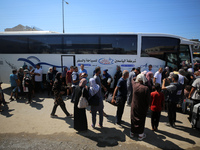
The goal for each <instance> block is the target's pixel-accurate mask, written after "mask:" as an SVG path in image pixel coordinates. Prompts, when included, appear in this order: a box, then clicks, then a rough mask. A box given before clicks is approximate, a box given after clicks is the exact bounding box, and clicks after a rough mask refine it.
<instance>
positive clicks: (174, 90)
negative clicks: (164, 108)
mask: <svg viewBox="0 0 200 150" xmlns="http://www.w3.org/2000/svg"><path fill="white" fill-rule="evenodd" d="M178 78H179V76H178V75H177V74H173V75H172V82H173V83H170V85H169V86H165V82H166V80H167V79H163V84H162V90H167V91H168V96H169V99H168V118H169V124H167V125H170V126H171V127H175V121H176V105H177V103H178V102H179V100H180V98H181V94H182V85H181V84H180V83H179V82H178Z"/></svg>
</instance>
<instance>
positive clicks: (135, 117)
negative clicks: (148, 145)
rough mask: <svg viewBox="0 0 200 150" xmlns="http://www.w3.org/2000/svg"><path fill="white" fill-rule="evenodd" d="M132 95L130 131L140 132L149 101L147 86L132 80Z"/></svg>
mask: <svg viewBox="0 0 200 150" xmlns="http://www.w3.org/2000/svg"><path fill="white" fill-rule="evenodd" d="M132 87H133V95H132V103H131V132H132V133H135V134H142V133H143V132H144V126H145V119H146V115H147V111H148V106H149V103H150V92H149V88H148V87H147V86H144V85H142V84H140V83H137V82H135V81H133V80H132Z"/></svg>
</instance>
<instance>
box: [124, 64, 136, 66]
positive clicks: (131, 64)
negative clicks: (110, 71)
mask: <svg viewBox="0 0 200 150" xmlns="http://www.w3.org/2000/svg"><path fill="white" fill-rule="evenodd" d="M134 66H135V65H132V64H131V65H129V64H123V65H121V67H134Z"/></svg>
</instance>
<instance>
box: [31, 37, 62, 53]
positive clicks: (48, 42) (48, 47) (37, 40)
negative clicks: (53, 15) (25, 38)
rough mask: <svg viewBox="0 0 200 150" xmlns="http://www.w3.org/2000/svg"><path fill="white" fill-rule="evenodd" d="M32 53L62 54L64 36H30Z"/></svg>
mask: <svg viewBox="0 0 200 150" xmlns="http://www.w3.org/2000/svg"><path fill="white" fill-rule="evenodd" d="M29 51H30V53H44V54H45V53H55V54H56V53H62V36H55V35H53V36H52V35H45V36H43V35H36V36H35V35H33V36H29Z"/></svg>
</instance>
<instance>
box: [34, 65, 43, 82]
mask: <svg viewBox="0 0 200 150" xmlns="http://www.w3.org/2000/svg"><path fill="white" fill-rule="evenodd" d="M34 73H39V74H40V76H38V75H35V81H36V82H42V69H41V68H40V69H37V68H36V69H35V71H34Z"/></svg>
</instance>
